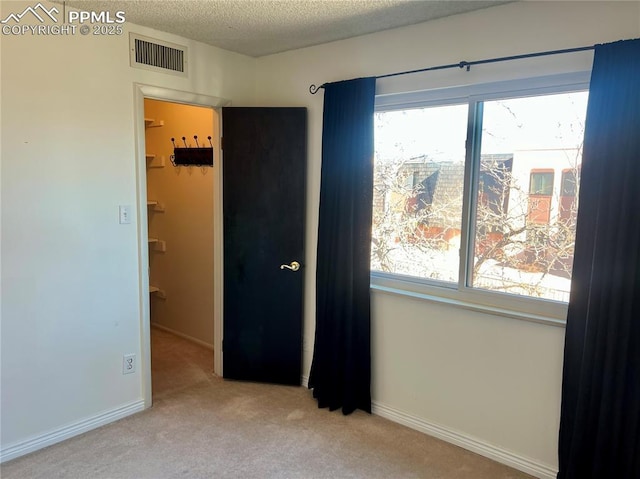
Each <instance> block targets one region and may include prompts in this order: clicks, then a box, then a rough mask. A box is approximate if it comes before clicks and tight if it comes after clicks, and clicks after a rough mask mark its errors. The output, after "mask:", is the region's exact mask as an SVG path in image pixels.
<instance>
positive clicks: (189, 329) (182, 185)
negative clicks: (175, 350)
mask: <svg viewBox="0 0 640 479" xmlns="http://www.w3.org/2000/svg"><path fill="white" fill-rule="evenodd" d="M135 97H136V98H135V100H136V120H137V121H136V127H137V128H136V135H137V139H138V159H139V161H138V162H137V165H138V166H137V171H138V214H139V220H140V221H139V238H140V284H141V292H142V295H141V308H142V310H141V315H142V317H141V320H142V321H141V329H142V330H141V333H142V338H141V339H142V344H141V355H140V356H141V357H140V367H141V372H142V375H143V385H144V398H145V406H146V407H150V406H151V404H152V384H153V381H152V377H151V376H152V372H151V371H152V367H151V366H152V364H151V361H152V357H151V347H152V343H151V338H152V334H151V329H152V326H153V329H154V331H160V332H161V334H160V336H162V337H164V338H165V339H166V335H170V336H174V337H177V338H179V340H180V341H184V340H186V341H188V342H189V343H191V344H192V345H197V346H198V348H203V347H204V348H206V351H207V353H208V354H209V359H208V360H207V361H208V363H209V367H208V368H209V371H211V369H213V371H214V372H215V373H216V374H218V375H220V374H221V347H220V345H221V316H222V313H221V308H222V304H221V302H222V293H221V286H222V279H221V274H222V269H221V264H222V261H221V259H220V258H221V254H222V227H221V218H222V213H221V203H222V198H221V162H220V148H219V146H220V122H219V111H218V110H217V108H218V107H220V106H222V105H223V104H225V101H224V100H222V99H219V98H215V97H208V96H204V95H195V94H190V93H186V92H179V91H174V90H168V89H163V88H158V87H150V86H147V85H136V88H135ZM194 136H197V139H196V138H194ZM182 137H184V140H183V139H182ZM208 137H211V139H209V138H208ZM171 138H174V141H173V142H172V141H171ZM174 144H175V146H174ZM185 145H186V146H188V147H190V148H194V147H196V148H197V147H212V149H213V156H214V163H213V166H174V164H173V163H172V155H173V154H174V147H176V148H178V147H185ZM155 336H159V335H158V334H155ZM163 344H164V345H165V346H166V342H163ZM163 347H164V346H163ZM159 349H162V348H159ZM160 352H161V351H160ZM179 356H180V355H179ZM183 356H184V357H185V358H187V357H190V356H191V357H192V356H193V355H192V354H191V353H186V352H185V354H184V355H183ZM196 362H197V361H196ZM176 363H177V362H176V361H168V362H167V363H166V364H169V365H171V366H172V367H173V366H176ZM156 379H159V378H156ZM159 380H160V379H159ZM154 389H155V388H154Z"/></svg>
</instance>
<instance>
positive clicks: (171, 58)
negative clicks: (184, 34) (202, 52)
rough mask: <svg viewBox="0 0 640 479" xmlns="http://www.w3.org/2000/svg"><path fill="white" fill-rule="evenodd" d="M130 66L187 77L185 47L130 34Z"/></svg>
mask: <svg viewBox="0 0 640 479" xmlns="http://www.w3.org/2000/svg"><path fill="white" fill-rule="evenodd" d="M129 48H130V51H131V66H132V67H136V68H144V69H145V70H153V71H158V72H163V73H171V74H174V75H180V76H185V77H186V76H187V47H185V46H182V45H176V44H173V43H168V42H162V41H159V40H156V39H153V38H148V37H144V36H142V35H136V34H134V33H131V34H130V36H129Z"/></svg>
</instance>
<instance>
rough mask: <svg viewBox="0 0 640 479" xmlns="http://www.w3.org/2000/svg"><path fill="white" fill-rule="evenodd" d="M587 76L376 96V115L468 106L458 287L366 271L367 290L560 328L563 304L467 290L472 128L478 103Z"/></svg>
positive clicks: (551, 89) (474, 153) (584, 80)
mask: <svg viewBox="0 0 640 479" xmlns="http://www.w3.org/2000/svg"><path fill="white" fill-rule="evenodd" d="M589 77H590V72H576V73H567V74H559V75H551V76H544V77H536V78H528V79H524V80H509V81H501V82H494V83H484V84H478V85H467V86H460V87H452V88H442V89H437V90H425V91H416V92H405V93H394V94H387V95H377V96H376V106H375V111H376V112H385V111H395V110H406V109H412V108H425V107H435V106H446V105H453V104H460V103H466V104H468V105H469V112H468V122H467V148H466V157H465V173H464V194H463V204H462V227H461V237H460V263H459V264H460V271H459V278H458V283H446V282H442V281H436V280H430V279H424V278H418V277H413V276H406V275H400V274H395V273H385V272H380V271H372V272H371V289H372V290H373V291H379V292H383V293H391V294H399V295H403V296H409V297H412V298H417V299H422V300H426V301H432V302H437V303H444V304H448V305H453V306H457V307H461V308H465V309H470V310H474V311H480V312H485V313H489V314H493V315H500V316H507V317H511V318H516V319H523V320H527V321H535V322H540V323H545V324H551V325H555V326H561V327H562V326H564V324H565V321H566V316H567V306H568V305H567V303H564V302H560V301H553V300H548V299H542V298H532V297H528V296H520V295H514V294H509V293H502V292H497V291H489V290H483V289H479V288H474V287H472V286H467V284H469V282H470V271H471V269H472V267H473V252H472V251H471V248H472V247H473V240H474V238H473V237H472V236H473V235H474V233H475V231H474V230H472V228H471V225H472V218H473V215H474V214H475V209H474V208H475V202H472V198H475V197H476V193H477V181H476V180H475V179H476V178H477V175H478V174H479V168H480V161H479V159H480V151H479V148H478V147H479V141H478V140H479V135H481V133H482V125H481V123H480V127H479V128H476V129H475V130H474V129H473V128H472V125H473V124H476V125H477V123H475V117H476V115H478V114H479V113H481V107H480V105H481V102H485V101H491V100H497V99H512V98H518V97H528V96H539V95H550V94H554V93H569V92H575V91H583V90H588V89H589Z"/></svg>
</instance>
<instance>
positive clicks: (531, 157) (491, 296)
mask: <svg viewBox="0 0 640 479" xmlns="http://www.w3.org/2000/svg"><path fill="white" fill-rule="evenodd" d="M563 89H564V90H565V91H562V90H563ZM520 90H521V89H520ZM575 90H576V88H575V86H574V87H573V88H569V87H566V88H558V89H557V90H556V91H552V90H551V91H550V89H549V88H548V87H547V88H545V89H544V90H540V91H539V92H536V91H534V90H529V91H526V92H525V93H524V94H523V93H522V92H518V93H517V94H509V93H508V92H507V93H503V94H496V93H493V92H492V93H491V94H485V95H484V96H482V95H478V96H468V97H467V98H465V99H464V100H460V96H459V95H458V96H457V98H458V100H455V99H453V98H452V99H448V98H445V97H443V96H442V95H441V93H439V94H440V95H441V96H440V98H441V100H437V101H433V100H430V99H428V100H426V101H424V102H423V104H420V102H416V101H412V102H411V104H410V106H409V107H398V108H395V107H394V105H393V102H390V101H388V100H386V102H387V103H386V104H385V105H384V106H383V107H379V111H377V112H376V117H375V128H376V130H375V135H376V136H375V141H376V154H375V169H374V202H373V230H372V255H371V267H372V275H373V277H374V283H375V280H376V279H377V278H378V279H381V280H384V281H387V282H389V281H391V282H393V281H401V282H403V284H404V285H406V284H411V285H413V286H411V287H412V288H414V289H416V288H417V289H418V290H420V287H421V286H420V285H423V286H425V287H426V288H428V289H429V294H434V292H435V294H443V295H444V296H446V297H449V298H452V297H453V298H456V297H458V296H459V297H463V298H466V299H469V298H473V299H472V301H475V302H480V303H482V304H485V305H486V304H491V305H493V304H497V305H507V307H511V306H510V305H515V307H516V309H518V308H519V307H520V305H521V304H524V303H527V302H528V303H527V304H529V305H533V306H532V307H530V308H529V309H527V308H526V307H525V308H524V309H525V310H527V311H533V312H535V311H540V309H539V308H538V309H536V305H540V304H541V300H542V303H545V302H559V303H562V302H566V301H568V296H569V290H570V283H571V265H572V261H573V243H574V240H575V216H576V212H577V201H576V200H577V193H578V188H579V175H578V174H577V172H578V171H579V168H580V162H581V157H582V138H583V130H584V117H585V114H586V103H587V95H588V93H587V92H586V91H575ZM467 146H468V148H467ZM416 285H417V286H416ZM403 287H404V286H403ZM543 309H544V308H543Z"/></svg>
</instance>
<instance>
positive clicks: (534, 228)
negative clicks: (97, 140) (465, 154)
mask: <svg viewBox="0 0 640 479" xmlns="http://www.w3.org/2000/svg"><path fill="white" fill-rule="evenodd" d="M581 153H582V151H581V150H580V149H575V148H573V149H552V150H551V149H550V150H518V151H515V152H513V153H505V154H487V155H482V157H481V159H480V172H479V178H478V210H477V211H476V219H477V223H478V224H477V228H476V231H477V237H476V254H483V252H485V251H491V254H494V255H496V256H497V257H503V256H505V255H506V256H508V257H512V258H515V257H518V261H520V262H524V263H530V264H534V263H536V262H539V261H542V260H544V259H545V257H546V255H547V252H548V250H549V248H550V246H549V245H555V244H557V243H558V238H557V237H551V236H552V235H554V234H556V235H559V234H567V233H566V230H570V231H574V229H575V219H576V216H575V215H576V211H577V191H578V187H577V181H576V177H577V175H578V174H579V163H580V159H581ZM395 174H396V175H397V176H396V178H394V179H393V180H394V181H395V183H394V188H390V187H385V186H384V184H383V179H382V178H380V177H379V176H378V177H377V178H376V185H375V193H374V195H375V205H376V206H378V207H380V206H384V209H382V210H381V209H378V211H387V212H389V213H391V214H393V215H394V216H395V218H400V217H402V218H403V219H404V221H401V223H402V224H403V225H404V227H403V228H400V230H401V234H402V236H403V238H396V240H397V241H401V240H402V241H408V242H418V241H425V240H427V241H429V242H430V244H431V246H432V247H436V248H441V249H451V248H458V247H459V244H460V243H459V238H460V234H461V231H460V228H461V225H460V218H461V217H462V197H463V194H462V193H463V188H464V164H463V163H462V162H454V161H430V160H429V158H428V157H427V156H426V155H425V156H421V157H418V158H412V159H410V160H408V161H406V162H404V163H402V165H400V167H399V168H398V169H397V172H396V173H395ZM562 225H564V226H566V228H564V227H563V228H561V226H562ZM560 230H563V231H562V232H561V231H560ZM505 235H507V236H509V241H504V238H505ZM500 243H503V244H500ZM507 244H508V246H507ZM515 244H517V246H514V245H515ZM496 245H498V249H499V251H496ZM503 247H504V249H503ZM565 266H566V265H565ZM569 266H570V265H569Z"/></svg>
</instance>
